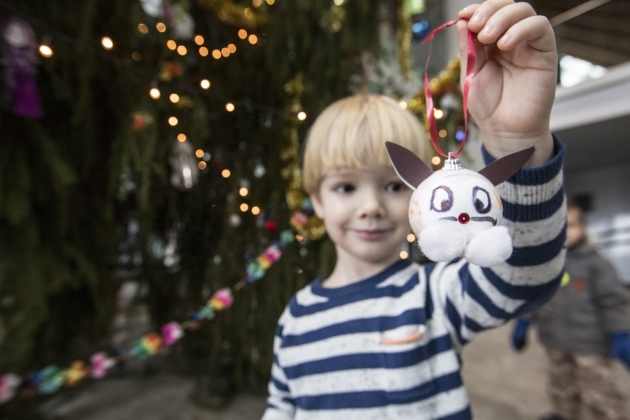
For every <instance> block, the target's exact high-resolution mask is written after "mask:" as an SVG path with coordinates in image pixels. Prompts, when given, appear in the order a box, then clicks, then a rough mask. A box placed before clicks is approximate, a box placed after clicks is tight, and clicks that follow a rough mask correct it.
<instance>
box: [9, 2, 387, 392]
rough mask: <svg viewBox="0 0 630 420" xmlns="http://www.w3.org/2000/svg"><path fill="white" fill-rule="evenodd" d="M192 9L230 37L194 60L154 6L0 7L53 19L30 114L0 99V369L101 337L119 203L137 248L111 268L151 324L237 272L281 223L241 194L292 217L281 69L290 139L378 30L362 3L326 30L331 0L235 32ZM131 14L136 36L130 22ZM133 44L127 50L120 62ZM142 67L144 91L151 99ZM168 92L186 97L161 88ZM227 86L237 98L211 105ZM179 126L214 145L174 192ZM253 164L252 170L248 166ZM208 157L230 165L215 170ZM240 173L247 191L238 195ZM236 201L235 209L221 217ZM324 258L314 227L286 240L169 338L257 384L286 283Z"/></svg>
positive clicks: (211, 369)
mask: <svg viewBox="0 0 630 420" xmlns="http://www.w3.org/2000/svg"><path fill="white" fill-rule="evenodd" d="M2 4H3V5H4V9H6V8H7V7H8V6H7V5H5V4H4V3H2ZM190 7H191V9H190V13H191V15H192V16H193V17H194V19H195V24H196V31H195V32H196V33H200V34H203V36H204V38H205V40H206V41H205V45H206V46H207V47H208V48H209V49H210V50H212V49H214V48H219V49H220V48H222V47H224V46H226V45H227V44H228V43H234V44H235V45H236V46H237V52H236V53H235V54H234V55H232V56H230V57H229V58H223V59H220V60H215V59H212V58H210V57H207V58H201V57H199V56H198V55H197V54H196V53H194V52H195V51H196V48H197V47H196V46H195V45H194V44H193V43H192V42H191V41H187V42H185V44H186V45H187V46H188V48H189V51H191V53H189V54H188V55H187V56H186V57H182V56H179V55H178V54H177V53H176V52H174V51H171V50H168V49H167V48H166V46H165V43H166V40H167V39H169V36H170V35H169V33H168V31H167V32H166V33H163V34H162V33H158V32H156V31H155V30H154V29H153V28H155V23H157V19H154V18H151V17H148V16H146V15H145V14H144V13H143V11H142V9H141V8H140V4H139V2H137V1H134V2H129V1H127V0H108V1H105V0H86V1H84V2H79V3H77V4H76V5H73V7H68V4H67V2H64V1H60V0H31V1H29V2H19V4H15V5H12V6H11V8H10V9H6V10H4V9H3V8H1V7H0V13H1V14H3V15H8V14H15V13H19V14H21V15H23V16H25V17H28V19H29V20H30V21H31V22H33V26H34V28H35V30H36V31H37V32H38V35H39V36H40V37H41V35H43V34H45V33H49V34H50V33H52V35H53V41H54V44H53V47H54V51H55V55H54V56H53V58H51V59H46V60H43V62H42V64H41V66H39V75H38V85H39V88H40V94H41V97H42V100H43V103H44V108H45V114H46V115H45V117H44V118H43V119H41V120H29V119H24V118H20V117H17V116H15V115H13V114H12V113H11V111H10V109H4V110H3V111H2V113H1V114H0V129H1V130H2V132H3V136H2V139H1V140H0V354H2V355H3V356H2V358H0V372H4V371H17V372H24V371H26V370H28V369H38V368H41V367H43V366H44V365H45V364H49V363H55V364H59V365H62V366H63V365H64V364H66V365H67V364H68V363H69V362H70V361H71V360H73V359H74V358H82V359H84V360H85V359H86V358H87V357H89V355H90V354H91V353H90V352H92V351H95V350H102V349H103V346H106V344H107V342H108V332H109V325H110V321H111V317H112V314H113V312H114V310H115V306H114V298H115V292H116V289H117V287H118V286H119V285H120V283H121V282H122V281H126V280H125V279H123V278H121V277H120V276H119V275H118V273H119V272H120V270H118V269H120V268H121V267H119V266H118V261H119V259H118V258H119V252H118V251H119V246H120V244H121V242H123V241H124V238H125V235H126V234H127V233H128V232H127V231H126V226H127V223H128V221H129V218H130V217H134V218H137V220H138V223H139V236H138V237H139V241H140V244H139V250H140V253H141V256H142V261H141V264H140V265H139V266H132V267H126V268H127V269H129V273H133V274H134V276H135V277H134V281H137V282H139V283H141V284H143V285H146V286H148V290H149V293H148V296H147V303H148V304H149V305H150V308H151V314H152V320H153V323H154V327H155V328H159V326H160V325H161V324H162V323H164V322H168V321H171V320H183V319H185V318H186V317H187V316H188V315H189V314H190V313H191V311H193V310H195V309H197V308H199V306H200V305H203V304H204V303H205V300H206V299H208V298H209V293H211V292H212V291H215V290H216V289H218V288H220V287H231V286H233V285H235V284H236V283H237V282H238V281H239V280H240V279H241V277H242V275H243V274H244V271H245V267H246V263H247V261H248V260H249V259H251V258H255V257H256V256H257V255H258V254H259V253H260V252H262V251H263V250H264V249H265V247H266V246H268V245H269V244H270V243H271V242H272V241H273V240H276V239H278V233H279V231H266V230H265V229H263V227H262V226H261V222H262V220H263V218H261V217H255V216H253V215H252V214H251V213H241V212H240V211H239V210H238V205H239V204H240V203H241V202H246V203H248V204H249V205H250V206H252V205H256V206H259V207H261V208H262V209H263V214H264V218H266V219H267V220H274V221H276V222H277V224H278V227H279V230H282V229H286V228H288V227H289V218H290V214H289V210H288V208H287V205H286V203H285V196H284V194H285V191H286V188H287V185H285V182H284V181H283V179H282V176H281V171H282V169H283V167H284V165H285V162H283V161H282V159H281V157H280V156H281V151H282V148H283V147H284V145H285V130H286V128H287V125H288V123H289V121H290V120H291V119H292V118H294V116H293V115H290V114H289V113H287V111H286V110H287V107H288V105H289V99H290V98H289V96H288V94H287V92H286V91H285V84H286V83H287V82H288V81H290V80H292V79H293V78H294V77H295V76H296V75H298V74H302V75H303V76H304V79H305V82H306V85H305V87H306V89H305V92H304V94H303V96H302V97H301V99H300V100H301V104H302V107H303V109H304V110H305V111H306V113H307V114H308V115H309V119H308V120H307V122H306V123H303V124H301V125H300V127H299V133H300V137H301V138H303V137H304V134H305V132H306V130H307V129H308V125H309V124H308V121H312V120H313V118H314V117H315V116H316V115H317V114H318V113H319V112H320V111H321V110H322V109H323V108H324V107H325V106H327V105H328V104H329V103H330V102H332V101H333V100H335V99H338V98H340V97H343V96H346V95H348V94H350V93H351V92H350V79H351V77H352V76H356V75H357V74H359V73H360V72H361V68H360V59H359V57H360V54H361V52H362V51H364V50H366V49H369V48H372V47H373V46H374V45H375V43H376V40H375V37H376V33H377V31H376V25H377V9H378V7H377V4H375V3H374V2H367V1H347V2H346V3H345V5H344V6H343V8H344V15H343V19H342V20H340V21H339V22H340V24H341V26H340V27H339V28H338V29H339V30H338V31H337V30H331V22H332V21H333V20H335V19H339V15H338V14H337V15H335V14H334V13H337V12H338V10H337V11H334V10H332V7H333V5H332V2H330V1H322V0H317V1H311V0H308V1H306V0H283V1H277V2H276V4H275V5H273V6H270V7H267V10H268V23H267V24H266V25H264V26H260V27H255V28H247V30H248V31H249V32H250V33H255V34H257V35H258V37H259V39H260V42H259V44H258V45H250V44H249V43H248V42H247V41H244V40H241V39H239V38H238V37H237V31H238V29H240V27H239V26H237V25H234V24H231V23H229V22H227V21H224V20H221V19H220V18H219V17H218V13H217V11H215V10H211V9H208V8H205V7H203V6H202V5H201V4H200V3H199V4H198V3H194V2H191V4H190ZM139 23H146V24H147V26H148V27H149V28H150V31H149V33H148V34H146V35H144V34H142V33H140V32H139V31H138V30H137V27H138V24H139ZM55 35H56V37H55ZM103 35H109V36H111V37H112V38H113V39H114V40H115V45H116V47H115V49H114V50H113V51H111V52H106V51H104V50H102V49H101V48H100V47H99V46H98V42H99V40H100V37H101V36H103ZM132 52H138V53H140V55H141V57H142V58H141V60H139V61H134V60H132V59H131V54H132ZM165 63H175V64H178V65H180V66H181V68H182V69H183V74H182V75H181V76H179V77H172V78H171V79H160V78H159V75H160V74H161V72H162V70H163V65H164V64H165ZM202 78H209V79H210V80H211V82H212V87H211V89H210V90H209V91H203V90H201V89H199V87H198V86H199V80H201V79H202ZM156 81H158V83H159V86H160V89H161V90H162V98H161V99H159V100H153V99H150V98H149V96H148V91H149V88H150V87H151V85H152V83H155V82H156ZM171 92H176V93H178V94H179V95H180V96H181V97H182V98H185V99H186V101H184V102H185V103H184V104H183V105H181V104H180V105H177V106H176V105H174V104H172V103H171V102H170V101H168V94H169V93H171ZM228 101H230V102H232V103H234V104H235V105H236V110H235V112H232V113H229V112H227V111H226V110H225V103H226V102H228ZM186 104H188V105H186ZM134 115H141V116H142V120H143V124H142V127H140V128H138V127H136V128H134V127H133V120H134ZM169 116H176V117H177V118H178V119H179V125H178V126H177V127H172V126H170V125H168V124H167V118H168V117H169ZM180 132H184V133H186V135H187V136H188V139H189V141H191V142H192V144H193V145H194V147H195V149H202V150H204V151H206V152H208V153H210V154H211V156H212V158H211V159H210V161H209V162H208V167H207V168H206V169H205V170H203V171H201V173H200V176H199V179H198V182H197V184H196V185H195V186H194V187H193V188H191V189H189V190H183V191H182V190H178V189H176V188H174V187H173V186H172V185H171V182H170V178H169V176H170V172H171V170H172V168H171V167H170V166H169V156H170V153H171V151H172V147H173V144H174V142H175V138H176V136H177V134H178V133H180ZM260 165H262V166H263V167H264V168H265V170H266V173H265V175H264V176H261V177H257V176H256V175H254V170H255V168H257V167H258V166H260ZM223 169H229V170H230V171H231V173H232V175H231V176H230V177H229V178H228V179H225V178H223V177H222V176H221V171H222V170H223ZM244 183H245V184H248V185H249V190H250V194H249V195H248V196H247V197H245V198H242V197H240V196H239V195H238V189H239V187H240V186H241V185H242V184H244ZM235 215H238V216H239V217H240V223H238V224H235V223H230V221H232V222H234V216H235ZM172 232H175V233H176V234H177V237H178V252H179V256H180V262H179V264H178V265H176V266H172V267H167V266H165V265H164V263H163V260H162V259H160V258H158V257H156V256H155V255H153V254H152V253H151V252H150V248H151V243H152V241H154V240H155V239H156V238H157V239H160V240H163V241H165V240H166V239H167V238H168V235H169V233H172ZM333 255H334V254H333V252H332V246H331V244H330V242H328V241H327V240H322V241H317V242H312V241H311V242H302V243H299V244H298V243H294V244H291V245H289V246H288V248H287V249H286V250H285V254H284V256H283V258H282V259H281V260H280V262H279V263H278V264H275V265H274V266H272V267H271V268H270V269H269V270H268V272H267V275H266V276H265V278H263V279H262V280H261V281H260V282H259V283H257V284H254V285H252V286H250V287H247V288H245V289H242V290H240V291H239V292H238V293H236V296H235V297H236V299H235V304H234V307H233V308H232V309H230V310H228V311H225V312H223V313H221V314H219V315H218V316H217V318H216V319H215V320H214V321H213V322H210V323H207V324H205V325H204V326H203V327H202V328H201V329H200V330H198V331H195V332H191V333H190V334H188V335H187V336H186V339H185V340H184V342H183V343H182V345H181V346H180V347H178V350H177V351H180V352H181V354H182V356H183V357H185V359H186V363H187V364H188V365H189V366H190V367H192V368H194V369H195V371H197V372H206V373H209V374H214V373H217V372H223V373H225V372H229V374H230V375H231V377H232V379H233V381H234V383H235V384H236V385H237V386H238V387H239V388H241V389H243V388H247V389H259V390H260V389H263V388H264V387H265V386H266V382H267V379H268V375H269V368H270V365H271V357H272V355H271V341H272V339H273V334H274V329H275V325H276V321H277V319H278V317H279V315H280V312H281V311H282V309H283V307H284V305H285V304H286V303H287V301H288V299H289V298H290V296H291V295H292V294H293V293H294V292H295V291H296V290H297V289H298V288H300V287H303V286H304V285H305V284H307V283H308V282H310V281H311V280H313V278H315V277H316V276H317V275H321V274H324V273H326V272H328V271H329V270H330V268H331V267H332V264H333V263H334V259H333V258H334V257H333ZM123 268H125V267H123ZM105 348H106V347H105ZM5 355H9V356H8V357H7V356H5ZM226 369H227V370H226Z"/></svg>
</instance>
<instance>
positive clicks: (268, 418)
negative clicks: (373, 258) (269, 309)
mask: <svg viewBox="0 0 630 420" xmlns="http://www.w3.org/2000/svg"><path fill="white" fill-rule="evenodd" d="M556 149H557V153H556V156H555V157H554V159H553V160H552V161H550V162H549V163H548V164H546V165H545V166H544V167H541V168H534V169H523V170H521V171H519V173H518V174H517V175H515V176H514V177H512V178H511V179H510V180H509V181H508V182H505V183H503V184H502V185H500V186H499V193H500V194H501V196H502V200H503V203H504V220H503V222H502V224H503V225H505V226H507V227H508V229H510V231H511V233H512V237H513V244H514V252H513V254H512V256H511V257H510V259H509V260H508V261H507V262H506V263H505V264H501V265H498V266H494V267H492V268H481V267H478V266H473V265H469V264H467V263H466V262H465V261H463V260H459V261H455V262H451V263H439V264H429V265H425V266H419V265H417V264H415V263H411V262H409V261H399V262H397V263H395V264H393V265H392V266H390V267H388V268H387V269H385V270H384V271H382V272H381V273H379V274H377V275H375V276H373V277H371V278H368V279H365V280H363V281H361V282H358V283H355V284H352V285H349V286H346V287H341V288H335V289H328V288H323V287H322V286H321V280H316V281H314V282H313V283H311V284H310V285H309V286H308V287H306V288H304V289H302V290H300V291H299V292H298V293H297V294H296V295H295V296H294V297H293V299H292V300H291V302H290V303H289V305H288V306H287V308H286V310H285V312H284V313H283V315H282V316H281V318H280V321H279V325H278V328H277V332H276V337H275V341H274V354H275V357H274V364H273V367H272V372H271V376H272V378H271V381H270V384H269V391H270V397H269V404H268V409H267V411H266V412H265V415H264V417H263V419H264V420H280V419H309V420H311V419H325V420H334V419H343V420H353V419H361V420H364V419H387V420H395V419H470V418H471V417H472V414H471V410H470V405H469V402H468V398H467V396H466V392H465V389H464V385H463V383H462V379H461V375H460V370H461V365H460V357H459V351H460V349H461V347H462V346H463V345H465V344H466V343H468V342H469V341H470V340H471V339H472V338H474V337H475V335H476V334H477V333H478V332H480V331H482V330H484V329H488V328H492V327H495V326H498V325H500V324H502V323H503V322H505V321H506V320H508V319H510V318H513V317H514V316H516V315H518V314H519V313H521V312H522V311H525V310H530V309H532V308H534V307H536V306H538V305H540V304H542V303H543V302H544V301H546V300H547V299H548V298H549V297H551V296H552V295H553V293H554V292H555V290H556V288H557V286H558V283H559V281H560V278H561V276H562V272H563V268H564V235H565V199H564V193H563V183H562V171H561V165H562V156H563V152H564V150H563V147H562V146H561V145H560V144H559V143H558V142H557V143H556ZM418 332H421V333H422V335H421V336H420V337H419V338H417V336H418V334H417V333H418ZM405 338H416V339H415V340H405ZM392 343H397V344H392Z"/></svg>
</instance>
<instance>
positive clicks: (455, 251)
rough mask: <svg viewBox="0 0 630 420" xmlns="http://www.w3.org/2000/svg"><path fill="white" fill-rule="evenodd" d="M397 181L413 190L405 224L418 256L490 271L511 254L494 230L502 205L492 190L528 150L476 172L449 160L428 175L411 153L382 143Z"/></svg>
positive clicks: (502, 234) (500, 230)
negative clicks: (413, 237)
mask: <svg viewBox="0 0 630 420" xmlns="http://www.w3.org/2000/svg"><path fill="white" fill-rule="evenodd" d="M386 146H387V152H388V154H389V158H390V160H391V161H392V164H393V166H394V169H395V170H396V173H397V174H398V176H399V177H400V179H401V180H402V181H403V182H404V183H405V184H407V185H408V186H409V187H410V188H411V189H413V190H414V192H413V195H412V196H411V200H410V202H409V223H410V224H411V229H412V230H413V232H414V233H415V235H416V238H418V245H419V246H420V249H421V251H422V253H423V254H424V255H426V256H427V258H429V259H431V260H433V261H451V260H453V259H455V258H459V257H464V258H465V259H466V260H467V261H468V262H470V263H472V264H476V265H479V266H482V267H491V266H493V265H497V264H499V263H502V262H504V261H505V260H507V259H508V258H509V256H510V255H511V254H512V239H511V237H510V234H509V232H508V230H507V228H506V227H505V226H498V224H499V222H500V221H501V218H502V216H503V203H502V202H501V198H500V196H499V194H498V192H497V191H496V189H495V186H496V185H498V184H500V183H502V182H503V181H505V180H507V179H508V178H510V177H511V176H512V175H514V174H515V173H516V172H517V171H518V170H519V168H520V167H521V166H523V165H524V164H525V162H526V161H527V160H528V159H529V158H530V156H531V155H532V153H533V152H534V148H533V147H531V148H529V149H525V150H521V151H520V152H516V153H513V154H511V155H507V156H504V157H503V158H501V159H497V160H495V161H494V162H493V163H491V164H489V165H488V166H486V167H485V168H483V169H482V170H481V171H479V172H475V171H471V170H469V169H464V168H462V167H461V165H460V163H459V159H457V158H453V157H451V156H449V158H448V159H446V161H445V162H444V167H443V168H442V169H441V170H439V171H435V172H432V171H431V169H430V168H429V167H428V166H427V165H426V164H425V163H424V162H423V161H422V160H421V159H420V158H419V157H417V156H416V155H415V154H414V153H413V152H411V151H410V150H407V149H405V148H404V147H402V146H399V145H397V144H395V143H390V142H388V143H387V144H386Z"/></svg>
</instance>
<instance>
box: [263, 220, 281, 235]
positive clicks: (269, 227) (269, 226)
mask: <svg viewBox="0 0 630 420" xmlns="http://www.w3.org/2000/svg"><path fill="white" fill-rule="evenodd" d="M265 230H266V231H267V232H269V233H276V232H277V231H278V224H277V223H276V222H275V221H274V220H267V221H266V222H265Z"/></svg>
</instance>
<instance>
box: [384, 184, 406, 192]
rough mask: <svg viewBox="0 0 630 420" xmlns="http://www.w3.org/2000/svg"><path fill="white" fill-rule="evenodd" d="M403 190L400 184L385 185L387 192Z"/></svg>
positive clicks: (403, 187)
mask: <svg viewBox="0 0 630 420" xmlns="http://www.w3.org/2000/svg"><path fill="white" fill-rule="evenodd" d="M404 189H405V186H404V185H403V183H402V182H390V183H389V184H387V191H389V192H399V191H402V190H404Z"/></svg>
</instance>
